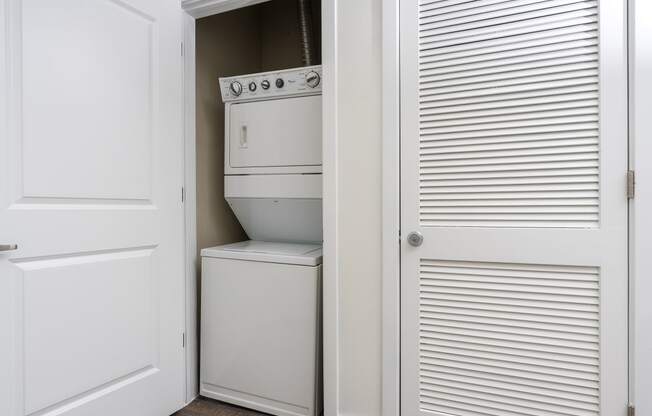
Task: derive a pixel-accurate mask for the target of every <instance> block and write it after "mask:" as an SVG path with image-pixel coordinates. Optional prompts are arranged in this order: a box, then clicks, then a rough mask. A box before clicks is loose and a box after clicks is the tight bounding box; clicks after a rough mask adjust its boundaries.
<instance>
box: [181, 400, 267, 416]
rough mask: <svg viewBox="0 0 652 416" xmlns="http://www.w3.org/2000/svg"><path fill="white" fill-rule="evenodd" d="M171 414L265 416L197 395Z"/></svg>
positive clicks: (182, 415)
mask: <svg viewBox="0 0 652 416" xmlns="http://www.w3.org/2000/svg"><path fill="white" fill-rule="evenodd" d="M172 416H266V414H265V413H259V412H256V411H254V410H249V409H245V408H244V407H239V406H233V405H230V404H227V403H223V402H218V401H217V400H211V399H207V398H204V397H198V398H196V399H195V400H194V401H193V402H192V403H190V404H189V405H188V406H186V407H184V408H183V409H181V410H179V411H178V412H176V413H175V414H174V415H172Z"/></svg>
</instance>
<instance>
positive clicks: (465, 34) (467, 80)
mask: <svg viewBox="0 0 652 416" xmlns="http://www.w3.org/2000/svg"><path fill="white" fill-rule="evenodd" d="M625 10H626V1H625V0H613V1H612V0H602V1H601V2H599V4H598V2H597V1H591V0H501V1H496V0H478V1H459V0H439V1H435V0H420V1H419V0H401V7H400V11H401V16H400V22H401V24H400V36H401V40H400V45H401V48H400V49H401V66H400V68H401V230H402V235H403V237H402V244H401V252H402V260H401V264H402V265H401V285H402V286H401V298H402V302H401V331H402V334H401V344H402V347H401V354H402V355H401V406H402V411H403V414H404V415H406V416H408V415H409V416H411V415H419V414H423V415H441V416H443V415H455V416H488V415H493V416H516V415H519V416H521V415H528V416H562V415H566V416H597V415H601V416H617V415H624V414H625V413H626V405H627V335H628V334H627V198H626V179H625V178H626V169H627V66H626V64H627V50H626V25H625V23H626V14H625ZM410 232H418V233H421V235H422V236H423V242H422V244H421V245H418V244H416V245H411V244H408V243H409V241H408V239H409V233H410ZM416 240H417V239H415V242H416Z"/></svg>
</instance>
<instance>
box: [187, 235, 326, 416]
mask: <svg viewBox="0 0 652 416" xmlns="http://www.w3.org/2000/svg"><path fill="white" fill-rule="evenodd" d="M201 255H202V271H203V272H202V302H201V315H202V319H201V334H202V335H201V359H200V363H201V364H200V367H201V370H200V372H201V374H200V378H201V385H200V393H201V395H202V396H206V397H211V398H214V399H218V400H222V401H226V402H230V403H234V404H237V405H240V406H245V407H248V408H251V409H256V410H259V411H262V412H265V413H271V414H274V415H280V416H298V415H306V416H315V415H319V413H320V412H321V410H322V399H321V336H320V332H321V302H320V299H321V261H322V251H321V245H319V244H292V243H269V242H257V241H245V242H242V243H236V244H229V245H225V246H220V247H213V248H207V249H203V250H202V252H201Z"/></svg>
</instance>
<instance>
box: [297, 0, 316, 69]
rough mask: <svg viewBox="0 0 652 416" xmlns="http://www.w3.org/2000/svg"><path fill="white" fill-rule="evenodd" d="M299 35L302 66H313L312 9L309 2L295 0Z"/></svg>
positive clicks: (306, 0)
mask: <svg viewBox="0 0 652 416" xmlns="http://www.w3.org/2000/svg"><path fill="white" fill-rule="evenodd" d="M297 11H298V14H299V34H300V36H301V60H302V61H303V65H304V66H309V65H314V64H315V47H314V40H313V29H312V7H311V4H310V0H297Z"/></svg>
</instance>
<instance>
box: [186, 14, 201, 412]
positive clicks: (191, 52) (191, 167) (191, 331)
mask: <svg viewBox="0 0 652 416" xmlns="http://www.w3.org/2000/svg"><path fill="white" fill-rule="evenodd" d="M182 15H183V16H182V18H183V46H182V53H183V135H184V139H183V143H184V144H183V149H184V152H183V153H184V195H183V197H184V226H185V271H186V280H185V281H186V293H185V299H186V306H185V308H186V310H185V316H186V320H185V323H186V328H185V343H186V344H185V346H186V393H185V399H186V403H190V402H191V401H193V400H194V399H195V397H197V396H198V395H199V325H198V323H199V317H198V309H197V308H198V304H199V302H198V296H199V292H198V290H197V289H198V288H197V267H199V260H198V258H197V191H196V188H197V177H196V176H197V166H196V161H197V159H196V151H195V138H196V137H195V18H194V17H192V16H191V15H189V14H188V13H185V12H182Z"/></svg>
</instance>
